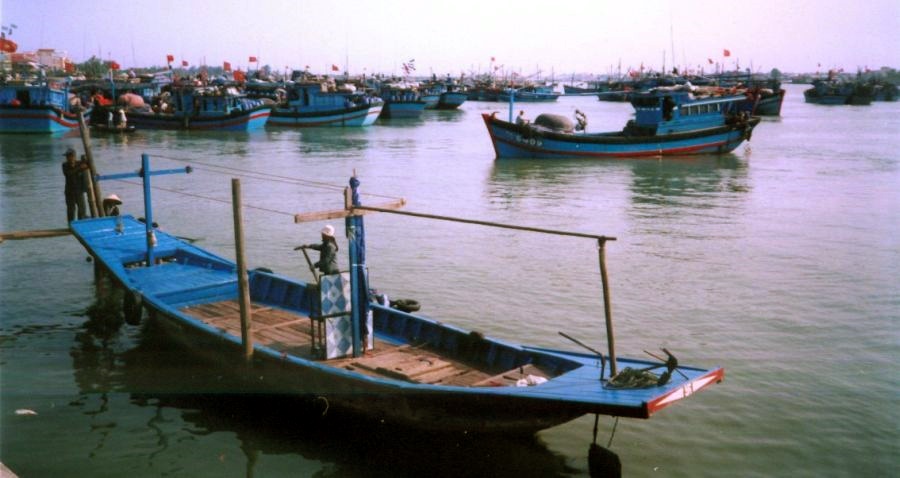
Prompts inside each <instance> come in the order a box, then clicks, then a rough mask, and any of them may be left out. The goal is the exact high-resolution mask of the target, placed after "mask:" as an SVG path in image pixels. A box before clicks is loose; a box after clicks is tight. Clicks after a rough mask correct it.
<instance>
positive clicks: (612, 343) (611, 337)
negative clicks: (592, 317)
mask: <svg viewBox="0 0 900 478" xmlns="http://www.w3.org/2000/svg"><path fill="white" fill-rule="evenodd" d="M597 250H598V254H599V256H600V280H601V281H602V282H603V312H604V313H605V314H606V342H607V343H608V344H609V364H610V365H609V374H610V376H613V375H615V374H616V373H618V370H617V367H616V339H615V334H614V333H613V322H612V306H611V305H610V298H609V278H608V276H607V274H606V239H597Z"/></svg>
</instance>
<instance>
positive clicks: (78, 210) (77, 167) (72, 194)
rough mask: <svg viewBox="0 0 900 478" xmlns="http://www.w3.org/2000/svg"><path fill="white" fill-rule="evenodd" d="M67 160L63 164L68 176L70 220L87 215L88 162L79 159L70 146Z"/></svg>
mask: <svg viewBox="0 0 900 478" xmlns="http://www.w3.org/2000/svg"><path fill="white" fill-rule="evenodd" d="M65 157H66V160H65V162H63V164H62V172H63V176H64V177H65V178H66V189H65V193H66V217H67V219H68V222H72V221H74V220H75V217H76V214H77V217H78V219H84V218H85V217H87V203H86V202H85V197H84V193H85V187H84V172H85V170H87V169H88V165H87V162H85V161H77V160H76V158H75V150H74V149H72V148H69V149H67V150H66V154H65Z"/></svg>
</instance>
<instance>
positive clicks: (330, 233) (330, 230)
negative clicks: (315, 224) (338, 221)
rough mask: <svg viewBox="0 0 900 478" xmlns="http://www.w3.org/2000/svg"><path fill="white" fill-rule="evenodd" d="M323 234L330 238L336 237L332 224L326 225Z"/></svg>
mask: <svg viewBox="0 0 900 478" xmlns="http://www.w3.org/2000/svg"><path fill="white" fill-rule="evenodd" d="M322 234H324V235H326V236H328V237H334V226H332V225H331V224H328V225H326V226H325V227H323V228H322Z"/></svg>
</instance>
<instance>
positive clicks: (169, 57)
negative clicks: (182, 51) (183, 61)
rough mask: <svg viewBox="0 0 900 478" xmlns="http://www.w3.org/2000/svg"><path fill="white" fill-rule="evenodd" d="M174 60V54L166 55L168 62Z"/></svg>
mask: <svg viewBox="0 0 900 478" xmlns="http://www.w3.org/2000/svg"><path fill="white" fill-rule="evenodd" d="M173 61H175V56H174V55H166V63H172V62H173Z"/></svg>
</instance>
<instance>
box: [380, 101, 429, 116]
mask: <svg viewBox="0 0 900 478" xmlns="http://www.w3.org/2000/svg"><path fill="white" fill-rule="evenodd" d="M423 111H425V102H424V101H415V102H399V103H398V102H385V103H384V108H383V109H382V110H381V116H383V117H385V118H418V117H420V116H422V112H423Z"/></svg>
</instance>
